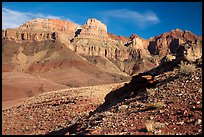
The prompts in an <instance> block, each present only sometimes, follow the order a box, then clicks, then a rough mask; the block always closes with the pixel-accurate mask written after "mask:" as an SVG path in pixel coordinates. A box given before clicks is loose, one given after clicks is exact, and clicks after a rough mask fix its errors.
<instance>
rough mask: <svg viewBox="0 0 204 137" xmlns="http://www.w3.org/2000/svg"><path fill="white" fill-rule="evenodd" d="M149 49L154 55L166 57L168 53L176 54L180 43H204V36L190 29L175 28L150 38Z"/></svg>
mask: <svg viewBox="0 0 204 137" xmlns="http://www.w3.org/2000/svg"><path fill="white" fill-rule="evenodd" d="M149 41H150V42H149V46H148V50H149V52H150V53H151V54H152V55H159V56H161V57H164V56H165V55H167V54H169V53H170V54H176V52H177V49H178V48H179V46H180V45H183V44H185V43H187V42H191V43H197V45H198V44H201V43H202V37H200V36H197V35H195V34H193V33H191V32H190V31H188V30H185V31H182V30H180V29H175V30H172V31H170V32H166V33H163V34H161V35H159V36H155V37H152V38H150V40H149Z"/></svg>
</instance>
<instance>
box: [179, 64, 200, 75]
mask: <svg viewBox="0 0 204 137" xmlns="http://www.w3.org/2000/svg"><path fill="white" fill-rule="evenodd" d="M195 69H196V66H195V65H194V64H188V63H187V62H183V61H181V63H180V64H179V72H180V74H182V75H190V74H192V73H193V72H194V71H195Z"/></svg>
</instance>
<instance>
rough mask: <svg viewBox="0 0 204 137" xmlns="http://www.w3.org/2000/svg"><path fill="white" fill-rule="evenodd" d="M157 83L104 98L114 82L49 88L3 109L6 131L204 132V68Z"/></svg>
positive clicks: (159, 79) (168, 75) (174, 74)
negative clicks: (127, 94)
mask: <svg viewBox="0 0 204 137" xmlns="http://www.w3.org/2000/svg"><path fill="white" fill-rule="evenodd" d="M154 81H157V82H156V83H155V84H154V85H153V86H151V87H145V88H143V89H142V90H139V91H137V94H136V95H134V96H131V97H129V98H126V99H122V100H112V102H111V103H110V102H109V103H107V102H104V97H105V96H106V94H108V93H109V92H110V91H111V90H112V89H113V88H114V89H118V88H120V87H124V86H127V85H128V84H124V83H120V84H111V85H104V86H93V87H84V88H74V89H69V90H61V91H56V92H49V93H45V94H42V95H39V96H36V97H32V98H31V99H29V100H27V101H26V102H23V103H21V104H19V105H16V106H13V107H12V108H10V109H5V110H3V111H2V120H3V121H2V129H3V131H2V134H51V135H53V134H54V135H64V134H66V135H69V134H74V135H96V134H105V135H106V134H114V135H152V134H165V135H198V134H202V69H201V68H200V67H197V68H196V69H195V70H194V72H192V73H191V74H190V75H183V74H181V72H180V70H179V69H178V68H175V69H174V70H172V71H167V72H164V73H162V74H159V75H157V76H155V80H154Z"/></svg>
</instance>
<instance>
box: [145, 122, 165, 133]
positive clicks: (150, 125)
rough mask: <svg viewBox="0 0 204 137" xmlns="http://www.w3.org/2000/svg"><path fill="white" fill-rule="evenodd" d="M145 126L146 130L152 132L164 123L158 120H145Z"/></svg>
mask: <svg viewBox="0 0 204 137" xmlns="http://www.w3.org/2000/svg"><path fill="white" fill-rule="evenodd" d="M145 126H146V130H147V131H148V132H154V131H155V130H157V129H160V128H162V127H164V126H165V124H164V123H160V122H154V121H147V122H146V123H145Z"/></svg>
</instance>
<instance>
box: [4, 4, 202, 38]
mask: <svg viewBox="0 0 204 137" xmlns="http://www.w3.org/2000/svg"><path fill="white" fill-rule="evenodd" d="M34 18H57V19H62V20H67V21H71V22H74V23H76V24H78V25H83V24H84V23H86V21H87V20H88V19H89V18H96V19H98V20H100V21H101V22H102V23H104V24H106V25H107V29H108V32H110V33H113V34H115V35H122V36H126V37H129V36H131V35H132V34H134V33H135V34H137V35H138V36H140V37H142V38H144V39H149V38H150V37H152V36H157V35H160V34H162V33H164V32H168V31H171V30H173V29H176V28H179V29H181V30H183V31H184V30H189V31H191V32H193V33H195V34H196V35H199V36H201V35H202V2H2V28H3V29H5V28H15V27H18V26H19V25H21V24H23V23H24V22H27V21H29V20H31V19H34Z"/></svg>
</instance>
